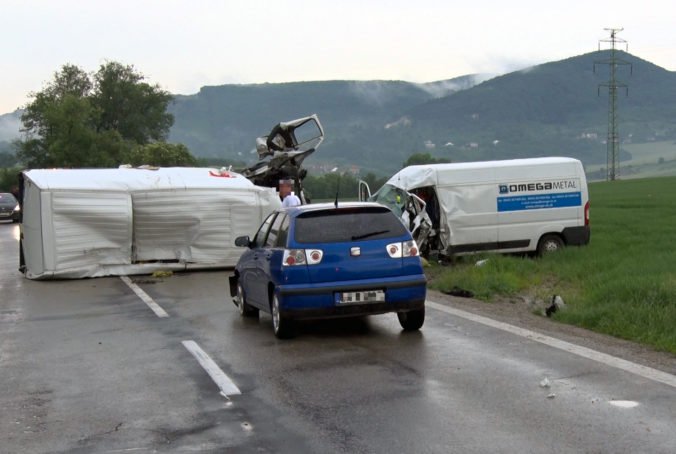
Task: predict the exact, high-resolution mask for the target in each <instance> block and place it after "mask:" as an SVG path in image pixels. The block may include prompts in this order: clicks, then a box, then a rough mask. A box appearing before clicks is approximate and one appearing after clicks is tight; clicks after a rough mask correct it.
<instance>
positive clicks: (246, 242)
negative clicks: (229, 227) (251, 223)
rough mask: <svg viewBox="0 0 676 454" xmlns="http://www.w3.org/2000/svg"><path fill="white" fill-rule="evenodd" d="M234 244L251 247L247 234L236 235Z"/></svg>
mask: <svg viewBox="0 0 676 454" xmlns="http://www.w3.org/2000/svg"><path fill="white" fill-rule="evenodd" d="M235 246H237V247H251V240H250V239H249V236H248V235H244V236H238V237H237V238H235Z"/></svg>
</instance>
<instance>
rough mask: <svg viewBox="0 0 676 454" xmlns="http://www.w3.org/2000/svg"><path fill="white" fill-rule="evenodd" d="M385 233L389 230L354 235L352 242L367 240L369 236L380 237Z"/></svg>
mask: <svg viewBox="0 0 676 454" xmlns="http://www.w3.org/2000/svg"><path fill="white" fill-rule="evenodd" d="M387 232H389V230H376V231H375V232H369V233H364V234H363V235H354V236H353V237H352V241H355V240H363V239H364V238H368V237H370V236H375V235H380V234H381V233H387Z"/></svg>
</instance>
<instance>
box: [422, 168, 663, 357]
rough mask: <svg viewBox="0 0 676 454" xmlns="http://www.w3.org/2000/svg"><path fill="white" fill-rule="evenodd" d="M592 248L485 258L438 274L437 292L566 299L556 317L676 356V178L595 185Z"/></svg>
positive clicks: (490, 297) (488, 298)
mask: <svg viewBox="0 0 676 454" xmlns="http://www.w3.org/2000/svg"><path fill="white" fill-rule="evenodd" d="M589 190H590V197H591V215H590V217H591V227H592V237H591V238H592V239H591V243H590V245H589V246H587V247H581V248H567V249H566V250H563V251H561V252H559V253H555V254H552V255H550V256H546V257H543V258H541V259H530V258H522V257H515V256H500V255H493V256H490V260H489V261H488V262H487V263H486V265H485V266H483V267H476V266H474V263H475V262H476V260H477V257H476V256H475V257H468V258H464V259H461V260H459V262H458V264H457V266H454V267H451V268H446V269H444V270H443V271H440V270H439V269H437V270H434V271H433V273H432V275H435V276H436V277H434V278H433V279H432V282H431V287H432V288H436V289H439V290H449V289H451V288H452V287H453V286H458V287H461V288H464V289H468V290H471V291H473V292H474V293H475V295H476V296H477V297H478V298H480V299H483V300H485V301H492V300H495V299H496V298H500V297H504V296H508V297H509V296H515V295H532V296H539V297H541V298H547V297H550V296H551V295H552V294H559V295H562V296H563V298H564V300H565V301H566V303H567V305H568V307H567V308H566V310H564V311H561V312H557V313H556V314H555V315H554V317H555V319H556V320H558V321H561V322H564V323H570V324H574V325H579V326H582V327H585V328H588V329H591V330H594V331H598V332H602V333H606V334H610V335H613V336H617V337H621V338H624V339H630V340H633V341H636V342H640V343H643V344H647V345H650V346H653V347H654V348H656V349H658V350H664V351H669V352H672V353H676V177H665V178H652V179H638V180H625V181H614V182H603V183H592V184H590V185H589Z"/></svg>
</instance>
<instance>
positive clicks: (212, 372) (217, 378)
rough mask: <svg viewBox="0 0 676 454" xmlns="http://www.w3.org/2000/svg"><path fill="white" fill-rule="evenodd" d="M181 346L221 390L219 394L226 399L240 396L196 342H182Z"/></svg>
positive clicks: (232, 384) (228, 379)
mask: <svg viewBox="0 0 676 454" xmlns="http://www.w3.org/2000/svg"><path fill="white" fill-rule="evenodd" d="M182 343H183V346H184V347H185V348H186V349H187V350H188V351H189V352H190V353H191V354H192V356H194V357H195V359H196V360H197V362H199V363H200V366H202V368H203V369H204V370H205V371H206V372H207V374H209V376H210V377H211V379H212V380H213V381H214V383H216V385H217V386H218V387H219V389H220V390H221V394H222V395H223V396H225V397H226V398H227V397H228V396H234V395H238V394H242V393H241V391H240V390H239V388H238V387H237V385H235V384H234V383H233V382H232V380H230V377H228V376H227V375H225V372H223V371H222V370H221V368H220V367H218V365H217V364H216V363H215V362H214V360H213V359H211V357H210V356H209V355H207V354H206V352H205V351H204V350H202V349H201V348H200V346H199V345H197V342H195V341H192V340H184V341H182Z"/></svg>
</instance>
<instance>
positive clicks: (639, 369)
mask: <svg viewBox="0 0 676 454" xmlns="http://www.w3.org/2000/svg"><path fill="white" fill-rule="evenodd" d="M425 305H426V306H427V307H431V308H432V309H436V310H438V311H441V312H446V313H447V314H451V315H455V316H456V317H461V318H464V319H466V320H471V321H473V322H476V323H481V324H482V325H486V326H490V327H492V328H496V329H499V330H502V331H506V332H508V333H511V334H515V335H517V336H521V337H525V338H526V339H530V340H532V341H535V342H540V343H541V344H545V345H548V346H550V347H554V348H558V349H559V350H563V351H566V352H569V353H572V354H574V355H577V356H581V357H583V358H587V359H591V360H593V361H597V362H599V363H602V364H605V365H607V366H610V367H615V368H617V369H621V370H624V371H626V372H631V373H632V374H635V375H638V376H641V377H643V378H647V379H649V380H653V381H656V382H660V383H664V384H665V385H669V386H672V387H674V388H676V376H674V375H671V374H669V373H667V372H663V371H661V370H657V369H653V368H651V367H647V366H642V365H640V364H636V363H632V362H631V361H627V360H624V359H622V358H617V357H616V356H612V355H608V354H606V353H601V352H598V351H596V350H592V349H591V348H586V347H581V346H579V345H575V344H571V343H570V342H566V341H562V340H560V339H556V338H554V337H550V336H545V335H544V334H540V333H536V332H535V331H530V330H527V329H524V328H519V327H518V326H514V325H510V324H508V323H503V322H499V321H497V320H493V319H491V318H488V317H483V316H481V315H476V314H473V313H471V312H465V311H463V310H460V309H455V308H452V307H448V306H445V305H443V304H439V303H435V302H433V301H426V302H425Z"/></svg>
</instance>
